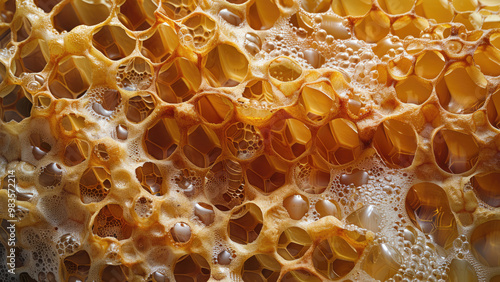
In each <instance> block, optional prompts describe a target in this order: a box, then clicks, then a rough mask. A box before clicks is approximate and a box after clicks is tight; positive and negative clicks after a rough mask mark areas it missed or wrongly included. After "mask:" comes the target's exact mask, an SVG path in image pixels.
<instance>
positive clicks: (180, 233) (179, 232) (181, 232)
mask: <svg viewBox="0 0 500 282" xmlns="http://www.w3.org/2000/svg"><path fill="white" fill-rule="evenodd" d="M170 235H171V236H172V239H174V241H175V242H177V243H186V242H187V241H189V239H191V227H189V225H188V224H187V223H185V222H177V223H176V224H174V226H172V228H170Z"/></svg>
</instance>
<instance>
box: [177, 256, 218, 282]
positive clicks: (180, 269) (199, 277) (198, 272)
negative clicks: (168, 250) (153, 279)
mask: <svg viewBox="0 0 500 282" xmlns="http://www.w3.org/2000/svg"><path fill="white" fill-rule="evenodd" d="M173 272H174V277H175V281H179V282H188V281H196V282H205V281H208V279H209V278H210V272H211V270H210V265H209V264H208V262H207V260H206V259H205V258H204V257H203V256H201V255H199V254H196V253H192V254H187V255H184V256H182V257H180V258H179V259H177V261H176V262H175V264H174V268H173Z"/></svg>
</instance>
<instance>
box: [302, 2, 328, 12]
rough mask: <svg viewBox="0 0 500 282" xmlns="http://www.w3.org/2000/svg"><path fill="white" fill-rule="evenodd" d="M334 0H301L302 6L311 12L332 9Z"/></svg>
mask: <svg viewBox="0 0 500 282" xmlns="http://www.w3.org/2000/svg"><path fill="white" fill-rule="evenodd" d="M331 2H332V0H301V1H300V6H301V7H302V9H304V10H305V11H306V12H309V13H324V12H326V11H328V9H330V5H331Z"/></svg>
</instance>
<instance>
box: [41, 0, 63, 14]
mask: <svg viewBox="0 0 500 282" xmlns="http://www.w3.org/2000/svg"><path fill="white" fill-rule="evenodd" d="M34 2H35V5H37V6H38V7H40V8H42V10H43V11H44V12H45V13H50V12H51V11H52V9H54V7H55V6H56V5H57V4H59V3H61V2H62V0H35V1H34Z"/></svg>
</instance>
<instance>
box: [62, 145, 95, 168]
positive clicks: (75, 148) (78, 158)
mask: <svg viewBox="0 0 500 282" xmlns="http://www.w3.org/2000/svg"><path fill="white" fill-rule="evenodd" d="M89 155H90V146H89V143H88V142H87V141H85V140H81V139H72V140H71V141H70V142H69V143H68V145H67V146H66V149H65V150H64V164H66V165H68V166H75V165H77V164H80V163H82V162H83V161H85V160H86V159H87V158H88V157H89Z"/></svg>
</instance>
